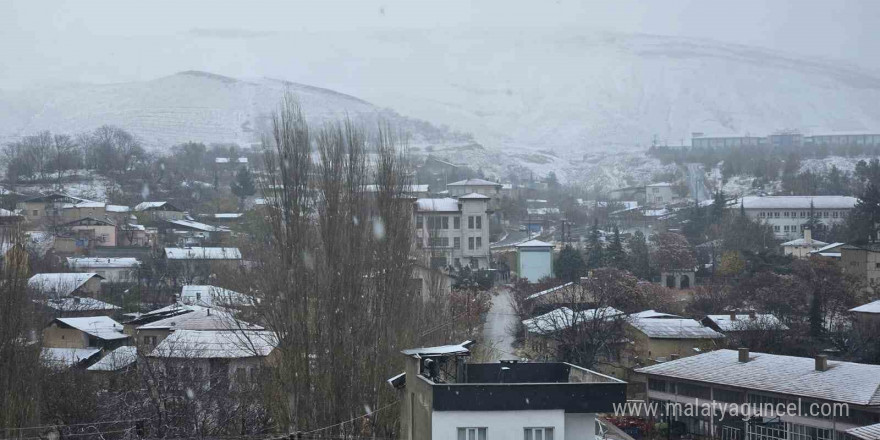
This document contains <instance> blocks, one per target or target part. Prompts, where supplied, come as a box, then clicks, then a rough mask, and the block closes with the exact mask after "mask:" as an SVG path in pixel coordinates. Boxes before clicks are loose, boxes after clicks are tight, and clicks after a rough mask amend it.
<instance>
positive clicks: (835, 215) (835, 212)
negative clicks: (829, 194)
mask: <svg viewBox="0 0 880 440" xmlns="http://www.w3.org/2000/svg"><path fill="white" fill-rule="evenodd" d="M838 214H839V213H838V212H837V211H833V212H832V213H831V217H833V218H837V216H838Z"/></svg>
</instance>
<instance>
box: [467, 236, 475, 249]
mask: <svg viewBox="0 0 880 440" xmlns="http://www.w3.org/2000/svg"><path fill="white" fill-rule="evenodd" d="M468 250H471V251H472V250H474V237H468Z"/></svg>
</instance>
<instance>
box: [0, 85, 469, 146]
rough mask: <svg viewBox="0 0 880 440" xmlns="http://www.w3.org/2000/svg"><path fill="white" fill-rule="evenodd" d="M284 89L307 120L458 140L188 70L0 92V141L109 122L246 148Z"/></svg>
mask: <svg viewBox="0 0 880 440" xmlns="http://www.w3.org/2000/svg"><path fill="white" fill-rule="evenodd" d="M285 91H290V92H292V93H293V94H294V95H295V96H296V97H297V99H298V100H299V102H300V104H301V105H302V107H303V110H304V113H305V114H306V116H307V118H308V119H309V120H310V122H314V123H318V124H320V123H322V122H325V121H329V120H335V119H340V118H343V117H345V116H349V117H351V118H352V119H353V120H355V121H358V122H359V123H363V124H364V125H365V126H366V127H376V126H377V124H378V122H379V121H380V120H385V121H388V122H390V123H392V124H393V125H394V126H395V127H397V128H400V129H403V130H406V131H407V132H409V133H410V135H411V136H413V138H414V141H415V142H426V141H434V142H437V141H443V140H453V139H457V138H460V136H457V135H454V134H452V133H450V132H449V131H448V130H445V129H440V128H437V127H434V126H432V125H430V124H428V123H426V122H424V121H418V120H414V119H411V118H405V117H402V116H400V115H398V114H396V113H395V112H393V111H391V110H387V109H380V108H378V107H376V106H374V105H372V104H370V103H368V102H366V101H363V100H360V99H358V98H355V97H352V96H348V95H344V94H341V93H337V92H334V91H332V90H327V89H321V88H317V87H311V86H307V85H302V84H295V83H290V82H286V81H279V80H272V79H262V80H257V81H243V80H238V79H234V78H228V77H224V76H220V75H214V74H210V73H205V72H193V71H189V72H181V73H178V74H175V75H171V76H167V77H163V78H158V79H155V80H152V81H146V82H133V83H123V84H109V85H82V84H79V85H65V86H58V87H55V88H51V89H42V90H35V91H24V92H18V93H10V92H7V93H5V94H0V140H8V139H13V138H15V137H17V136H21V135H26V134H32V133H35V132H37V131H40V130H51V131H53V132H55V133H71V134H75V133H78V132H83V131H87V130H91V129H94V128H96V127H98V126H100V125H104V124H109V125H117V126H120V127H123V128H125V129H127V130H129V131H131V132H132V133H134V134H135V135H137V136H138V138H139V139H141V141H142V142H143V143H144V144H146V145H147V146H151V147H159V148H161V147H169V146H171V145H174V144H178V143H181V142H186V141H197V142H205V143H220V142H235V143H238V144H241V145H248V144H251V143H254V142H258V141H259V139H260V134H261V133H263V132H265V128H267V127H268V125H269V118H270V115H271V112H272V111H273V110H274V109H276V108H277V107H278V105H279V103H280V100H281V98H282V97H283V95H284V93H285Z"/></svg>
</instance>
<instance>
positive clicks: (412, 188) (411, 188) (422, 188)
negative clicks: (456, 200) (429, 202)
mask: <svg viewBox="0 0 880 440" xmlns="http://www.w3.org/2000/svg"><path fill="white" fill-rule="evenodd" d="M429 187H430V185H427V184H424V185H422V184H419V185H407V186H405V187H404V188H403V192H406V193H426V192H428V188H429ZM365 190H366V191H367V192H378V191H379V185H375V184H370V185H367V186H366V187H365Z"/></svg>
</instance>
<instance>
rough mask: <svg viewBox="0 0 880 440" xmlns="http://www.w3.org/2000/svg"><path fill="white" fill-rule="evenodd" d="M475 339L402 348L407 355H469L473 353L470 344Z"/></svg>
mask: <svg viewBox="0 0 880 440" xmlns="http://www.w3.org/2000/svg"><path fill="white" fill-rule="evenodd" d="M473 343H474V341H464V342H462V343H461V344H451V345H440V346H437V347H419V348H408V349H406V350H401V353H403V354H405V355H407V356H419V357H434V356H449V355H469V354H470V353H471V350H470V346H471V345H473Z"/></svg>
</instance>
